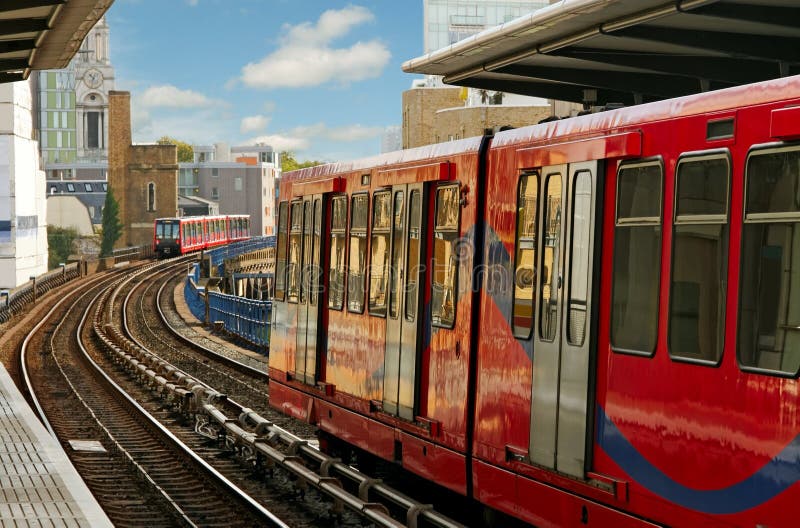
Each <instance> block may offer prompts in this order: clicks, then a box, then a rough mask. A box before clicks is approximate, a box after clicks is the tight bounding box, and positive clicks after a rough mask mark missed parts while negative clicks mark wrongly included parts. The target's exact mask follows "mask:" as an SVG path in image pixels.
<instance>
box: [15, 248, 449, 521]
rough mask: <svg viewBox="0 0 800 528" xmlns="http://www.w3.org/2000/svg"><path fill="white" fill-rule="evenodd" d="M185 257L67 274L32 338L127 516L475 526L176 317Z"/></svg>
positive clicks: (61, 425)
mask: <svg viewBox="0 0 800 528" xmlns="http://www.w3.org/2000/svg"><path fill="white" fill-rule="evenodd" d="M184 267H185V263H180V262H178V263H162V264H160V265H157V266H156V265H146V266H139V267H130V268H128V269H127V270H125V273H119V272H112V273H107V274H102V275H98V276H94V277H92V278H91V279H89V280H86V279H84V280H83V281H79V282H78V281H76V283H74V284H72V285H70V286H69V287H66V286H65V287H64V288H63V290H64V291H63V292H61V296H60V299H59V300H58V302H54V304H53V306H52V307H51V308H50V309H49V311H48V312H47V314H46V315H44V316H42V317H41V320H40V321H39V323H38V324H37V325H36V327H35V328H34V330H33V331H31V333H30V335H29V336H28V337H27V338H26V340H25V343H24V345H23V346H22V358H21V359H20V360H19V362H20V363H21V364H22V365H23V366H24V368H23V369H22V370H23V371H24V372H23V374H22V377H24V378H26V379H28V383H29V386H30V387H31V389H30V392H31V394H32V395H33V396H31V397H30V399H31V401H32V402H33V404H34V405H35V406H36V407H37V408H38V409H39V410H40V411H39V412H40V414H41V415H42V416H45V417H46V418H43V421H45V422H46V423H47V427H48V428H50V429H51V431H53V433H54V434H55V435H57V436H58V438H59V439H60V440H61V443H62V445H64V446H65V449H66V450H67V452H68V453H69V455H70V458H71V459H72V460H73V463H74V464H75V466H76V468H77V469H78V471H79V472H80V473H81V474H82V476H83V477H84V479H85V480H86V482H87V484H88V485H89V487H90V488H91V490H92V492H93V493H94V494H95V495H96V497H97V498H98V501H99V502H100V504H101V506H102V507H103V508H104V509H106V511H107V513H108V515H109V517H110V518H111V519H112V521H113V522H114V523H115V524H116V525H118V526H134V527H135V526H175V525H182V526H292V527H305V526H345V527H347V526H392V527H393V526H398V527H399V526H443V527H451V526H452V527H458V526H462V525H461V524H458V523H456V522H453V521H451V520H450V519H448V518H446V517H444V516H443V515H441V514H438V513H437V512H435V511H433V509H432V508H430V507H429V506H426V505H424V504H421V503H419V502H417V501H414V500H412V499H410V498H409V497H408V496H406V495H404V494H403V493H400V492H398V491H396V490H394V489H392V488H390V487H389V486H387V485H385V484H383V483H382V482H381V481H380V480H377V479H374V478H370V477H369V476H367V475H365V474H363V473H361V472H359V471H358V470H357V469H355V468H353V467H350V466H348V465H347V464H344V463H342V462H341V461H339V460H337V459H332V458H330V457H328V456H326V455H324V454H322V453H321V452H320V451H319V450H318V449H317V448H316V447H315V437H314V428H313V427H312V426H310V425H308V424H304V423H298V422H296V421H294V420H292V419H290V418H288V417H286V416H284V415H282V414H280V413H276V412H274V411H272V410H271V409H270V408H269V405H268V398H269V384H268V379H267V377H266V375H265V374H264V372H263V371H261V370H260V369H258V368H253V367H252V366H247V365H244V364H243V362H242V361H238V360H237V359H236V358H233V359H231V358H230V357H228V356H229V355H230V351H224V352H225V353H224V354H220V353H219V351H217V352H213V351H210V350H208V348H209V347H198V346H196V345H193V344H192V343H191V342H190V341H189V340H187V339H186V338H185V337H183V336H180V334H179V332H177V331H176V330H175V329H168V327H169V326H171V325H170V324H167V323H166V321H167V320H171V321H172V323H171V324H172V325H177V322H176V317H177V316H176V314H175V313H174V306H173V307H172V308H170V305H172V304H173V300H172V295H171V293H172V288H174V284H175V282H174V281H175V280H176V277H177V280H180V278H182V274H180V273H178V274H177V275H176V273H175V271H176V270H181V269H183V268H184ZM167 293H169V295H168V294H167ZM217 348H219V346H218V345H217ZM150 349H152V350H154V351H156V352H157V354H156V352H152V351H151V350H150ZM223 356H224V357H223ZM250 359H252V358H250ZM173 362H174V363H173ZM262 368H263V367H262ZM281 426H285V427H287V428H289V427H291V428H292V432H291V433H290V432H289V431H287V430H286V429H285V428H284V427H281ZM297 434H300V435H301V436H297ZM278 517H280V519H283V520H282V521H281V520H279V519H278Z"/></svg>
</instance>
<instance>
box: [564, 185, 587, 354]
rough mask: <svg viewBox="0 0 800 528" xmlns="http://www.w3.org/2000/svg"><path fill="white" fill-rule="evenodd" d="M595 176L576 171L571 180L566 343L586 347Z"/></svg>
mask: <svg viewBox="0 0 800 528" xmlns="http://www.w3.org/2000/svg"><path fill="white" fill-rule="evenodd" d="M591 228H592V174H591V173H590V172H589V171H586V170H584V171H580V172H577V173H576V174H575V175H574V177H573V180H572V226H571V230H572V234H571V239H572V240H571V242H570V246H571V247H570V252H569V254H570V258H571V262H570V272H569V286H568V288H567V299H568V301H567V343H569V344H570V345H573V346H583V342H584V340H585V339H586V308H587V305H588V301H589V282H588V278H589V274H590V271H591V266H592V263H591V253H590V251H589V250H590V248H589V241H590V240H591V237H592V233H591Z"/></svg>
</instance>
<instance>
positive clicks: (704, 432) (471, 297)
mask: <svg viewBox="0 0 800 528" xmlns="http://www.w3.org/2000/svg"><path fill="white" fill-rule="evenodd" d="M281 185H282V188H281V196H282V197H286V198H287V201H284V202H282V203H281V204H280V209H279V232H278V247H277V255H278V262H277V274H276V299H275V303H274V305H273V314H274V320H273V327H272V334H271V339H272V342H271V347H270V375H271V379H272V383H271V388H270V403H271V404H272V405H273V406H275V407H277V408H279V409H281V410H283V411H284V412H285V413H287V414H290V415H292V416H295V417H298V418H301V419H304V420H308V421H311V422H314V423H317V424H318V426H319V428H320V430H321V432H322V434H323V437H329V438H337V439H339V440H342V441H344V442H347V443H349V444H352V445H354V446H357V447H359V448H361V449H364V450H366V451H368V452H370V453H373V454H375V455H377V456H380V457H383V458H385V459H387V460H391V461H395V462H397V463H398V464H401V465H402V466H403V467H404V468H406V469H408V470H409V471H412V472H413V473H416V474H418V475H420V476H422V477H425V478H427V479H430V480H432V481H435V482H437V483H439V484H441V485H443V486H445V487H447V488H449V489H451V490H454V491H457V492H459V493H462V494H464V495H466V496H468V497H471V498H474V499H475V500H476V501H478V502H479V503H481V504H483V505H485V506H486V508H487V509H488V510H487V511H499V512H503V513H505V514H508V515H510V516H512V517H516V518H518V519H521V520H523V521H526V522H528V523H531V524H534V525H537V526H598V527H607V526H664V525H668V526H687V527H689V526H691V527H694V526H748V527H756V526H763V527H781V526H787V527H788V526H795V525H796V524H797V522H798V521H797V518H798V513H799V512H798V509H797V506H796V504H797V503H798V501H800V485H798V481H800V405H799V404H800V395H799V393H800V386H799V385H798V373H800V77H791V78H786V79H781V80H776V81H770V82H765V83H761V84H758V85H750V86H743V87H738V88H732V89H728V90H724V91H719V92H714V93H708V94H701V95H695V96H690V97H685V98H680V99H675V100H671V101H665V102H659V103H652V104H647V105H641V106H637V107H633V108H627V109H619V110H614V111H610V112H603V113H597V114H593V115H586V116H581V117H576V118H572V119H566V120H561V121H554V122H549V123H543V124H539V125H534V126H530V127H526V128H522V129H518V130H512V131H505V132H500V133H499V134H497V135H496V136H494V137H493V138H489V137H486V138H474V139H467V140H462V141H456V142H451V143H447V144H441V145H433V146H430V147H423V148H419V149H414V150H409V151H404V152H397V153H392V154H387V155H383V156H380V157H376V158H371V159H367V160H362V161H357V162H352V163H339V164H332V165H326V166H321V167H314V168H310V169H304V170H302V171H297V172H294V173H289V174H286V175H285V176H284V178H283V181H282V183H281Z"/></svg>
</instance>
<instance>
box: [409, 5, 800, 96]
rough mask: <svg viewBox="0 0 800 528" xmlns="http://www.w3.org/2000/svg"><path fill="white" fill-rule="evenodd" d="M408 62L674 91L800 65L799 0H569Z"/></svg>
mask: <svg viewBox="0 0 800 528" xmlns="http://www.w3.org/2000/svg"><path fill="white" fill-rule="evenodd" d="M403 70H404V71H406V72H408V73H423V74H429V75H441V76H443V77H444V82H445V83H447V84H455V85H459V86H469V87H474V88H483V89H487V90H496V91H503V92H511V93H519V94H524V95H532V96H538V97H545V98H550V99H558V100H562V101H574V102H589V103H593V104H596V105H605V104H607V103H623V104H626V105H631V104H638V103H642V102H648V101H653V100H658V99H667V98H672V97H677V96H681V95H687V94H692V93H697V92H703V91H708V90H716V89H720V88H726V87H729V86H734V85H740V84H748V83H753V82H757V81H762V80H766V79H774V78H778V77H784V76H788V75H793V74H798V73H800V1H798V0H684V1H675V0H672V1H664V0H562V1H560V2H555V3H553V4H552V5H550V6H548V7H545V8H543V9H541V10H539V11H536V12H534V13H531V14H529V15H526V16H523V17H521V18H518V19H516V20H512V21H510V22H507V23H505V24H503V25H500V26H497V27H494V28H491V29H488V30H486V31H483V32H482V33H478V34H477V35H473V36H471V37H469V38H467V39H465V40H462V41H460V42H457V43H455V44H453V45H451V46H449V47H447V48H443V49H441V50H438V51H435V52H432V53H429V54H428V55H425V56H422V57H419V58H416V59H412V60H410V61H408V62H406V63H405V64H403Z"/></svg>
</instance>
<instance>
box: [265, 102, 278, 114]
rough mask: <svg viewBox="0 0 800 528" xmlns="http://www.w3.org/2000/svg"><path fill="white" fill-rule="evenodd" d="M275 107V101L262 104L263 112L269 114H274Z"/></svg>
mask: <svg viewBox="0 0 800 528" xmlns="http://www.w3.org/2000/svg"><path fill="white" fill-rule="evenodd" d="M276 107H277V105H276V104H275V101H266V102H265V103H264V111H265V112H270V113H272V112H274V111H275V108H276Z"/></svg>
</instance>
